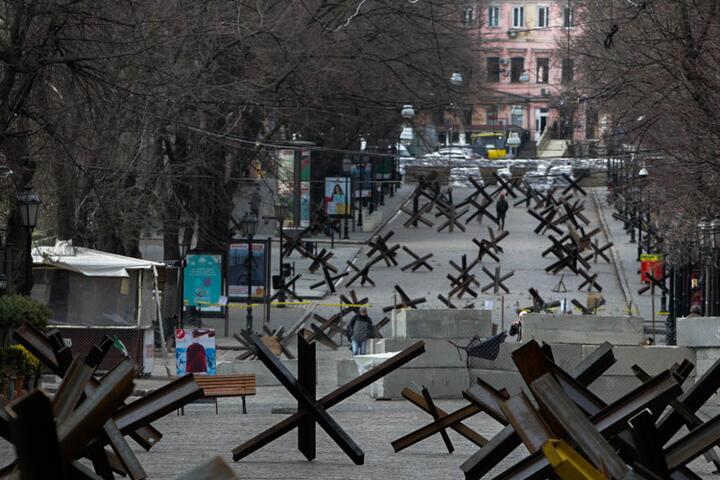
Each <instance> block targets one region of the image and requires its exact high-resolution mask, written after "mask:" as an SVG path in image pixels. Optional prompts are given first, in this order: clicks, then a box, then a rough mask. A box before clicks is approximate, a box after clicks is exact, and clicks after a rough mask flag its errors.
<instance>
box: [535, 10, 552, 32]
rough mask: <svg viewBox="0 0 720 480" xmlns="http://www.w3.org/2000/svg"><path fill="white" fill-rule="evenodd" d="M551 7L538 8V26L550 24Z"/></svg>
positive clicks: (545, 26)
mask: <svg viewBox="0 0 720 480" xmlns="http://www.w3.org/2000/svg"><path fill="white" fill-rule="evenodd" d="M549 14H550V9H549V8H548V7H538V8H537V26H538V28H547V27H548V26H549V25H550V17H549Z"/></svg>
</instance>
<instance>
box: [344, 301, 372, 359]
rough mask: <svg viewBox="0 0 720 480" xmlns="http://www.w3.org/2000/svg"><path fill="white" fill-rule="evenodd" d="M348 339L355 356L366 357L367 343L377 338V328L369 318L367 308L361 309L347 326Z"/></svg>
mask: <svg viewBox="0 0 720 480" xmlns="http://www.w3.org/2000/svg"><path fill="white" fill-rule="evenodd" d="M346 334H347V338H348V340H350V342H351V345H352V353H353V355H365V354H366V353H367V342H368V340H369V339H371V338H374V337H375V326H374V325H373V322H372V320H370V317H369V316H368V312H367V308H365V307H360V309H359V310H358V313H357V315H355V316H354V317H353V318H352V320H350V323H349V324H348V326H347V333H346Z"/></svg>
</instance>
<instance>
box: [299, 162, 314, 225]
mask: <svg viewBox="0 0 720 480" xmlns="http://www.w3.org/2000/svg"><path fill="white" fill-rule="evenodd" d="M310 179H311V178H310V150H303V151H302V152H300V226H301V227H307V226H308V225H310Z"/></svg>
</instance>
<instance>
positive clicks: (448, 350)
mask: <svg viewBox="0 0 720 480" xmlns="http://www.w3.org/2000/svg"><path fill="white" fill-rule="evenodd" d="M417 341H418V340H417V339H411V338H382V339H378V340H371V341H370V344H369V345H368V348H369V350H368V353H388V352H399V351H401V350H404V349H406V348H408V347H409V346H411V345H413V344H414V343H416V342H417ZM452 341H453V342H455V343H456V344H458V345H464V344H465V343H467V340H464V339H455V340H452ZM423 342H424V343H425V353H423V354H422V355H420V356H419V357H417V358H415V359H413V360H412V361H410V363H408V364H407V366H406V367H403V368H465V367H467V363H466V355H465V351H464V350H459V349H457V348H455V347H454V346H453V345H452V344H450V341H448V340H443V339H436V338H430V339H426V340H423Z"/></svg>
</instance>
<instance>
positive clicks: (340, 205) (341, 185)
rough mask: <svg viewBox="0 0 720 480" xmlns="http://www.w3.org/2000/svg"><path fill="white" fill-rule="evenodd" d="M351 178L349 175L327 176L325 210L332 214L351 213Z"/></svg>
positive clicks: (341, 215) (343, 214)
mask: <svg viewBox="0 0 720 480" xmlns="http://www.w3.org/2000/svg"><path fill="white" fill-rule="evenodd" d="M349 192H350V179H349V178H348V177H327V178H325V201H324V202H323V203H324V204H325V210H326V211H327V214H328V215H330V216H340V217H344V216H346V215H349V214H350V195H349Z"/></svg>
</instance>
